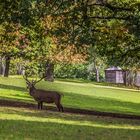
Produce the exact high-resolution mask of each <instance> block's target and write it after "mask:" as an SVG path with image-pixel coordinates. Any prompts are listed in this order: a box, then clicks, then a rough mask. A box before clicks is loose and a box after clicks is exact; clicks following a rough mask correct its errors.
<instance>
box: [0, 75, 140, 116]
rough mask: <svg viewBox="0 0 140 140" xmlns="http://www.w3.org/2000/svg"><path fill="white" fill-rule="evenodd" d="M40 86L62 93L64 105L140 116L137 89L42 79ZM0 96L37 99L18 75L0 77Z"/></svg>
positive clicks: (23, 99)
mask: <svg viewBox="0 0 140 140" xmlns="http://www.w3.org/2000/svg"><path fill="white" fill-rule="evenodd" d="M37 88H42V89H46V90H47V89H49V90H56V91H60V92H62V93H63V94H64V98H62V104H63V105H64V107H71V108H80V109H88V110H97V111H104V112H117V113H124V114H135V115H140V91H138V90H131V89H124V88H118V87H109V86H102V85H95V84H92V83H83V82H82V83H78V82H72V81H69V82H68V81H67V82H65V81H60V80H56V81H55V82H54V83H48V82H45V81H42V82H40V83H39V84H38V85H37ZM0 98H2V99H10V100H20V101H26V102H34V101H33V99H32V98H31V97H30V96H29V94H28V93H27V90H26V84H25V81H24V80H23V79H22V78H15V77H14V78H3V77H0ZM34 103H35V102H34Z"/></svg>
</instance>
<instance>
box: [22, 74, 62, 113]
mask: <svg viewBox="0 0 140 140" xmlns="http://www.w3.org/2000/svg"><path fill="white" fill-rule="evenodd" d="M23 78H24V79H25V80H26V84H27V88H28V89H29V94H30V95H31V96H32V97H33V98H34V100H35V101H37V102H38V109H42V108H43V102H45V103H55V104H56V106H57V108H58V110H59V111H62V112H63V106H62V105H61V103H60V101H61V94H60V93H59V92H56V91H46V90H42V89H36V88H35V84H36V83H38V82H39V81H41V80H42V79H44V78H45V77H42V78H41V79H40V80H38V81H35V80H32V82H30V81H29V80H28V79H27V76H25V75H23Z"/></svg>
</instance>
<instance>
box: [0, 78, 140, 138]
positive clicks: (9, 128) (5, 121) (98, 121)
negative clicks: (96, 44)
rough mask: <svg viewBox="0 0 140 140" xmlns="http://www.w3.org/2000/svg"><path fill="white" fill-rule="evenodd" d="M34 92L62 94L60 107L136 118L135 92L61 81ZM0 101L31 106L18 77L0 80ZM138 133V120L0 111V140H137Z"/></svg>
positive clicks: (139, 106) (139, 102) (138, 96)
mask: <svg viewBox="0 0 140 140" xmlns="http://www.w3.org/2000/svg"><path fill="white" fill-rule="evenodd" d="M37 88H43V89H46V90H47V89H49V90H57V91H60V92H62V93H63V94H64V98H63V99H62V104H63V106H64V107H71V108H80V109H90V110H98V111H106V112H119V113H124V114H135V115H140V92H139V91H136V90H130V89H124V88H123V89H122V88H114V87H107V86H102V85H96V84H92V83H85V82H84V81H82V82H81V81H79V82H78V81H62V80H56V81H55V82H54V83H48V82H44V81H42V82H40V83H39V84H38V85H37ZM0 99H6V100H14V101H17V100H18V101H21V102H32V103H35V101H34V100H33V99H32V98H31V97H30V96H29V94H28V92H27V90H26V84H25V81H24V80H23V79H22V78H21V77H18V78H17V77H12V78H3V77H0ZM11 106H12V105H11ZM139 132H140V121H139V120H129V119H115V118H110V117H98V116H89V115H78V114H70V113H59V112H52V111H49V110H43V111H38V110H36V109H34V110H33V109H27V108H26V109H25V108H18V107H17V108H14V107H0V140H46V139H47V140H75V139H79V140H93V139H95V140H139V138H140V133H139Z"/></svg>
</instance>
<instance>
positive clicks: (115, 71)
mask: <svg viewBox="0 0 140 140" xmlns="http://www.w3.org/2000/svg"><path fill="white" fill-rule="evenodd" d="M105 79H106V82H109V83H124V80H123V71H122V69H121V68H120V67H110V68H108V69H106V70H105Z"/></svg>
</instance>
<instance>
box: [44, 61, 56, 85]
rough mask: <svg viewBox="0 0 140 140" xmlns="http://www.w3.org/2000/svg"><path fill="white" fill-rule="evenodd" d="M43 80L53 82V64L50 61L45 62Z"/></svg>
mask: <svg viewBox="0 0 140 140" xmlns="http://www.w3.org/2000/svg"><path fill="white" fill-rule="evenodd" d="M45 76H46V77H45V80H46V81H49V82H53V81H54V64H53V63H51V62H50V61H47V62H46V71H45Z"/></svg>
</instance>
